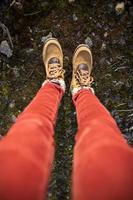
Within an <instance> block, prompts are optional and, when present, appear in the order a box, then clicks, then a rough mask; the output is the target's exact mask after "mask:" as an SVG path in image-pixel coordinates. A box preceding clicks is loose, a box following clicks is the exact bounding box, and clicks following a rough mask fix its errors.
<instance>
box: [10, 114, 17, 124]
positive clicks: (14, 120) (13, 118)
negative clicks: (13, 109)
mask: <svg viewBox="0 0 133 200" xmlns="http://www.w3.org/2000/svg"><path fill="white" fill-rule="evenodd" d="M16 119H17V118H16V116H15V115H12V116H11V121H12V122H13V123H15V122H16Z"/></svg>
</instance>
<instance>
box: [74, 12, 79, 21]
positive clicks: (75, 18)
mask: <svg viewBox="0 0 133 200" xmlns="http://www.w3.org/2000/svg"><path fill="white" fill-rule="evenodd" d="M77 20H78V17H77V16H76V14H75V13H74V14H73V21H74V22H76V21H77Z"/></svg>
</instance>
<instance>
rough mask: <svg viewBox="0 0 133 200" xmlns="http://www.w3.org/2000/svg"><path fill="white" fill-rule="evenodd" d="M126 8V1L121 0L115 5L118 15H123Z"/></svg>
mask: <svg viewBox="0 0 133 200" xmlns="http://www.w3.org/2000/svg"><path fill="white" fill-rule="evenodd" d="M124 10H125V3H124V2H120V3H117V5H116V6H115V11H116V13H117V14H118V15H121V14H122V13H123V12H124Z"/></svg>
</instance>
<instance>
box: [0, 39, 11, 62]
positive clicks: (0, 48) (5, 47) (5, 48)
mask: <svg viewBox="0 0 133 200" xmlns="http://www.w3.org/2000/svg"><path fill="white" fill-rule="evenodd" d="M0 52H1V53H3V54H5V55H6V56H7V57H8V58H10V57H11V56H12V54H13V50H12V49H11V48H10V46H9V44H8V42H7V41H6V40H4V41H2V42H1V43H0Z"/></svg>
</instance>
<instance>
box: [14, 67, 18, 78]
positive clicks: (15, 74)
mask: <svg viewBox="0 0 133 200" xmlns="http://www.w3.org/2000/svg"><path fill="white" fill-rule="evenodd" d="M13 74H14V76H15V77H16V78H18V77H20V74H19V70H18V68H17V67H16V66H15V67H14V68H13Z"/></svg>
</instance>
